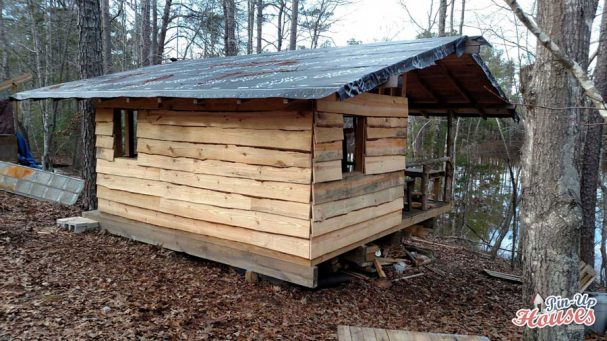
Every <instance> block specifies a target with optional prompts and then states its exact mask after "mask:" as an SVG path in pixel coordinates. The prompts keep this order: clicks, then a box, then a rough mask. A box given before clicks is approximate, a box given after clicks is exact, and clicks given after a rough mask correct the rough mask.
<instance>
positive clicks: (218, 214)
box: [97, 186, 310, 238]
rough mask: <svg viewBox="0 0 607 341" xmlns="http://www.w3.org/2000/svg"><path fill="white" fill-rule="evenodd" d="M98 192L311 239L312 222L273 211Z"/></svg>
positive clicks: (191, 215) (206, 218)
mask: <svg viewBox="0 0 607 341" xmlns="http://www.w3.org/2000/svg"><path fill="white" fill-rule="evenodd" d="M97 195H98V197H99V198H101V199H106V200H109V201H115V202H118V203H122V204H126V205H131V206H136V207H140V208H146V209H149V208H152V207H153V208H154V209H157V210H158V211H160V212H164V213H168V214H174V215H177V216H180V217H185V218H191V219H196V220H201V221H207V222H212V223H219V224H224V225H230V226H236V227H243V228H248V229H252V230H256V231H262V232H268V233H275V234H282V235H287V236H293V237H299V238H308V237H309V236H310V221H309V220H307V219H306V220H304V219H296V218H289V217H285V216H279V215H276V214H271V213H264V212H257V211H250V210H244V209H234V208H225V207H219V206H212V205H205V204H199V203H193V202H189V201H182V200H174V199H168V198H163V197H157V196H151V195H145V194H136V193H130V192H125V191H120V190H112V189H109V188H107V187H103V186H100V187H99V190H98V191H97Z"/></svg>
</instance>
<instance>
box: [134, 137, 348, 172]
mask: <svg viewBox="0 0 607 341" xmlns="http://www.w3.org/2000/svg"><path fill="white" fill-rule="evenodd" d="M340 148H341V144H340ZM137 151H138V152H140V153H146V154H156V155H164V156H171V157H189V158H193V159H200V160H209V159H210V160H221V161H230V162H239V163H246V164H249V165H266V166H274V167H302V168H310V167H311V163H312V162H311V154H310V153H305V152H293V151H285V150H276V149H267V148H255V147H241V146H236V145H226V144H202V143H191V142H174V141H170V142H169V141H161V140H151V139H145V138H139V140H138V141H137ZM340 151H341V149H340ZM340 155H341V154H340ZM340 159H341V156H340Z"/></svg>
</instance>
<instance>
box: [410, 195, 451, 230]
mask: <svg viewBox="0 0 607 341" xmlns="http://www.w3.org/2000/svg"><path fill="white" fill-rule="evenodd" d="M428 204H429V206H430V207H432V208H429V209H427V210H425V211H422V210H421V209H419V208H411V211H407V210H403V222H402V223H401V226H402V227H403V228H405V227H408V226H411V225H415V224H419V223H421V222H422V221H424V220H428V219H430V218H435V217H438V216H439V215H441V214H444V213H447V212H449V211H451V209H452V208H453V204H452V203H446V202H444V201H434V200H429V201H428Z"/></svg>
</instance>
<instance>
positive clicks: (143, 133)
mask: <svg viewBox="0 0 607 341" xmlns="http://www.w3.org/2000/svg"><path fill="white" fill-rule="evenodd" d="M311 134H312V132H311V131H286V130H276V129H272V130H255V129H222V128H217V127H181V126H163V125H157V124H151V123H146V122H139V124H138V126H137V136H138V137H143V138H149V139H155V140H165V141H177V142H195V143H216V144H234V145H239V146H250V147H268V148H276V149H287V150H300V151H310V150H311V148H312V143H311V141H312V135H311Z"/></svg>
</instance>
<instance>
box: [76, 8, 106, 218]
mask: <svg viewBox="0 0 607 341" xmlns="http://www.w3.org/2000/svg"><path fill="white" fill-rule="evenodd" d="M77 4H78V26H79V29H80V39H79V48H78V52H79V53H78V54H79V57H80V61H79V62H80V77H81V78H83V79H86V78H92V77H97V76H100V75H101V74H102V73H103V71H102V61H101V50H102V49H101V18H100V13H99V12H100V8H99V0H77ZM79 107H80V115H81V132H80V133H81V142H82V146H81V148H82V149H83V153H82V156H83V157H82V178H83V179H84V181H85V184H84V190H83V191H82V206H83V208H84V209H86V210H94V209H95V208H97V186H96V181H97V173H96V172H95V165H96V163H97V162H96V161H97V160H96V159H95V110H94V108H93V104H92V101H91V100H85V101H81V102H80V105H79Z"/></svg>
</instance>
